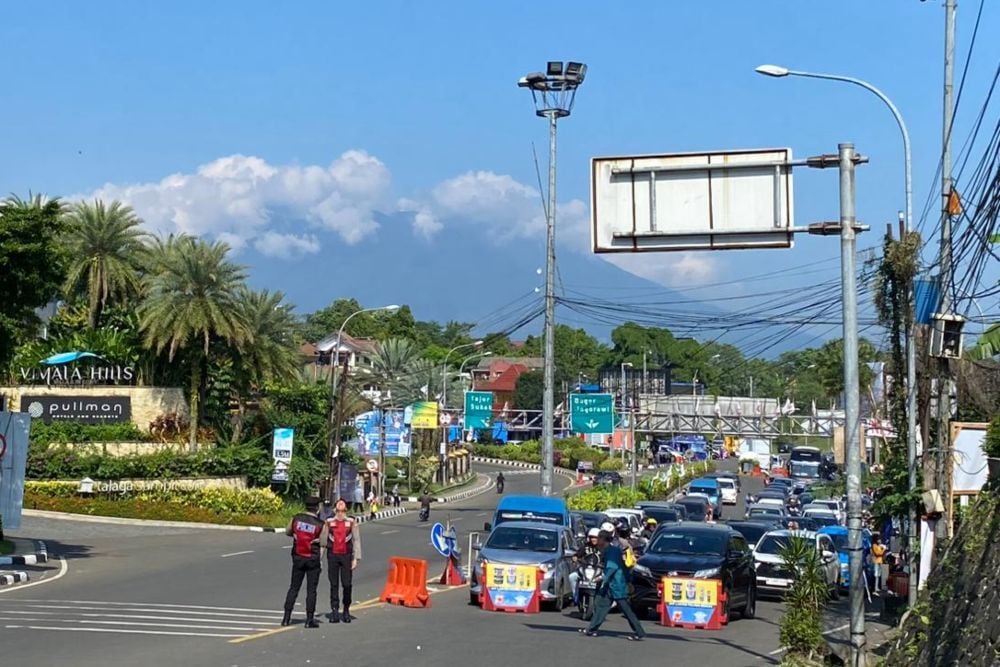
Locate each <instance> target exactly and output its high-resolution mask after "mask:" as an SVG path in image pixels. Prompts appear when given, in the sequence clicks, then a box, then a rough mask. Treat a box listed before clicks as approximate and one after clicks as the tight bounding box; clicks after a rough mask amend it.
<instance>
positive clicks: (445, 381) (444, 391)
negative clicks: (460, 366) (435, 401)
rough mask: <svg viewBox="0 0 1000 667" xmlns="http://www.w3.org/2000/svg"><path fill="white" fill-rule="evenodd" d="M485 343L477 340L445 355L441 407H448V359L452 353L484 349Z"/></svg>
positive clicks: (457, 347) (455, 348)
mask: <svg viewBox="0 0 1000 667" xmlns="http://www.w3.org/2000/svg"><path fill="white" fill-rule="evenodd" d="M483 343H484V341H482V340H475V341H472V342H471V343H464V344H462V345H456V346H455V347H453V348H451V349H450V350H448V354H446V355H444V363H443V364H442V365H441V405H442V406H443V407H444V408H447V407H448V357H450V356H451V353H452V352H457V351H458V350H464V349H465V348H467V347H482V345H483Z"/></svg>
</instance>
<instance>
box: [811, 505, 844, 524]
mask: <svg viewBox="0 0 1000 667" xmlns="http://www.w3.org/2000/svg"><path fill="white" fill-rule="evenodd" d="M802 516H804V517H806V518H807V519H812V518H822V519H830V520H833V521H834V523H837V524H838V525H839V524H840V515H838V514H837V513H836V512H834V511H832V510H830V509H827V508H826V507H817V506H816V505H814V504H812V505H807V506H806V507H805V509H803V510H802Z"/></svg>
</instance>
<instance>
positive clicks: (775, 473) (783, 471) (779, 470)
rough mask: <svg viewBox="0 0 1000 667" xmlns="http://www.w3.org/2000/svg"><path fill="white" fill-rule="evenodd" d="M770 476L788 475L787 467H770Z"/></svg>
mask: <svg viewBox="0 0 1000 667" xmlns="http://www.w3.org/2000/svg"><path fill="white" fill-rule="evenodd" d="M771 477H788V469H787V468H771Z"/></svg>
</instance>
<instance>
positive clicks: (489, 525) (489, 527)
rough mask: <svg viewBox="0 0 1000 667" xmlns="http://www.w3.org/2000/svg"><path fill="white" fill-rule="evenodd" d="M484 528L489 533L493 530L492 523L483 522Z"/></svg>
mask: <svg viewBox="0 0 1000 667" xmlns="http://www.w3.org/2000/svg"><path fill="white" fill-rule="evenodd" d="M483 530H485V531H486V532H487V533H488V532H490V531H491V530H493V526H492V524H490V523H489V522H487V523H484V524H483Z"/></svg>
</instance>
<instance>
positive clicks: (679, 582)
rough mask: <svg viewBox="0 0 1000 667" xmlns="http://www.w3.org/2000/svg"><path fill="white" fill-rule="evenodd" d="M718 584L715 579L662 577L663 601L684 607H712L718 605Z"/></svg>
mask: <svg viewBox="0 0 1000 667" xmlns="http://www.w3.org/2000/svg"><path fill="white" fill-rule="evenodd" d="M718 593H719V582H718V581H717V580H715V579H689V578H688V577H663V601H664V602H665V603H666V604H668V605H680V606H685V607H714V606H715V605H716V604H718V602H719V600H718Z"/></svg>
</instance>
